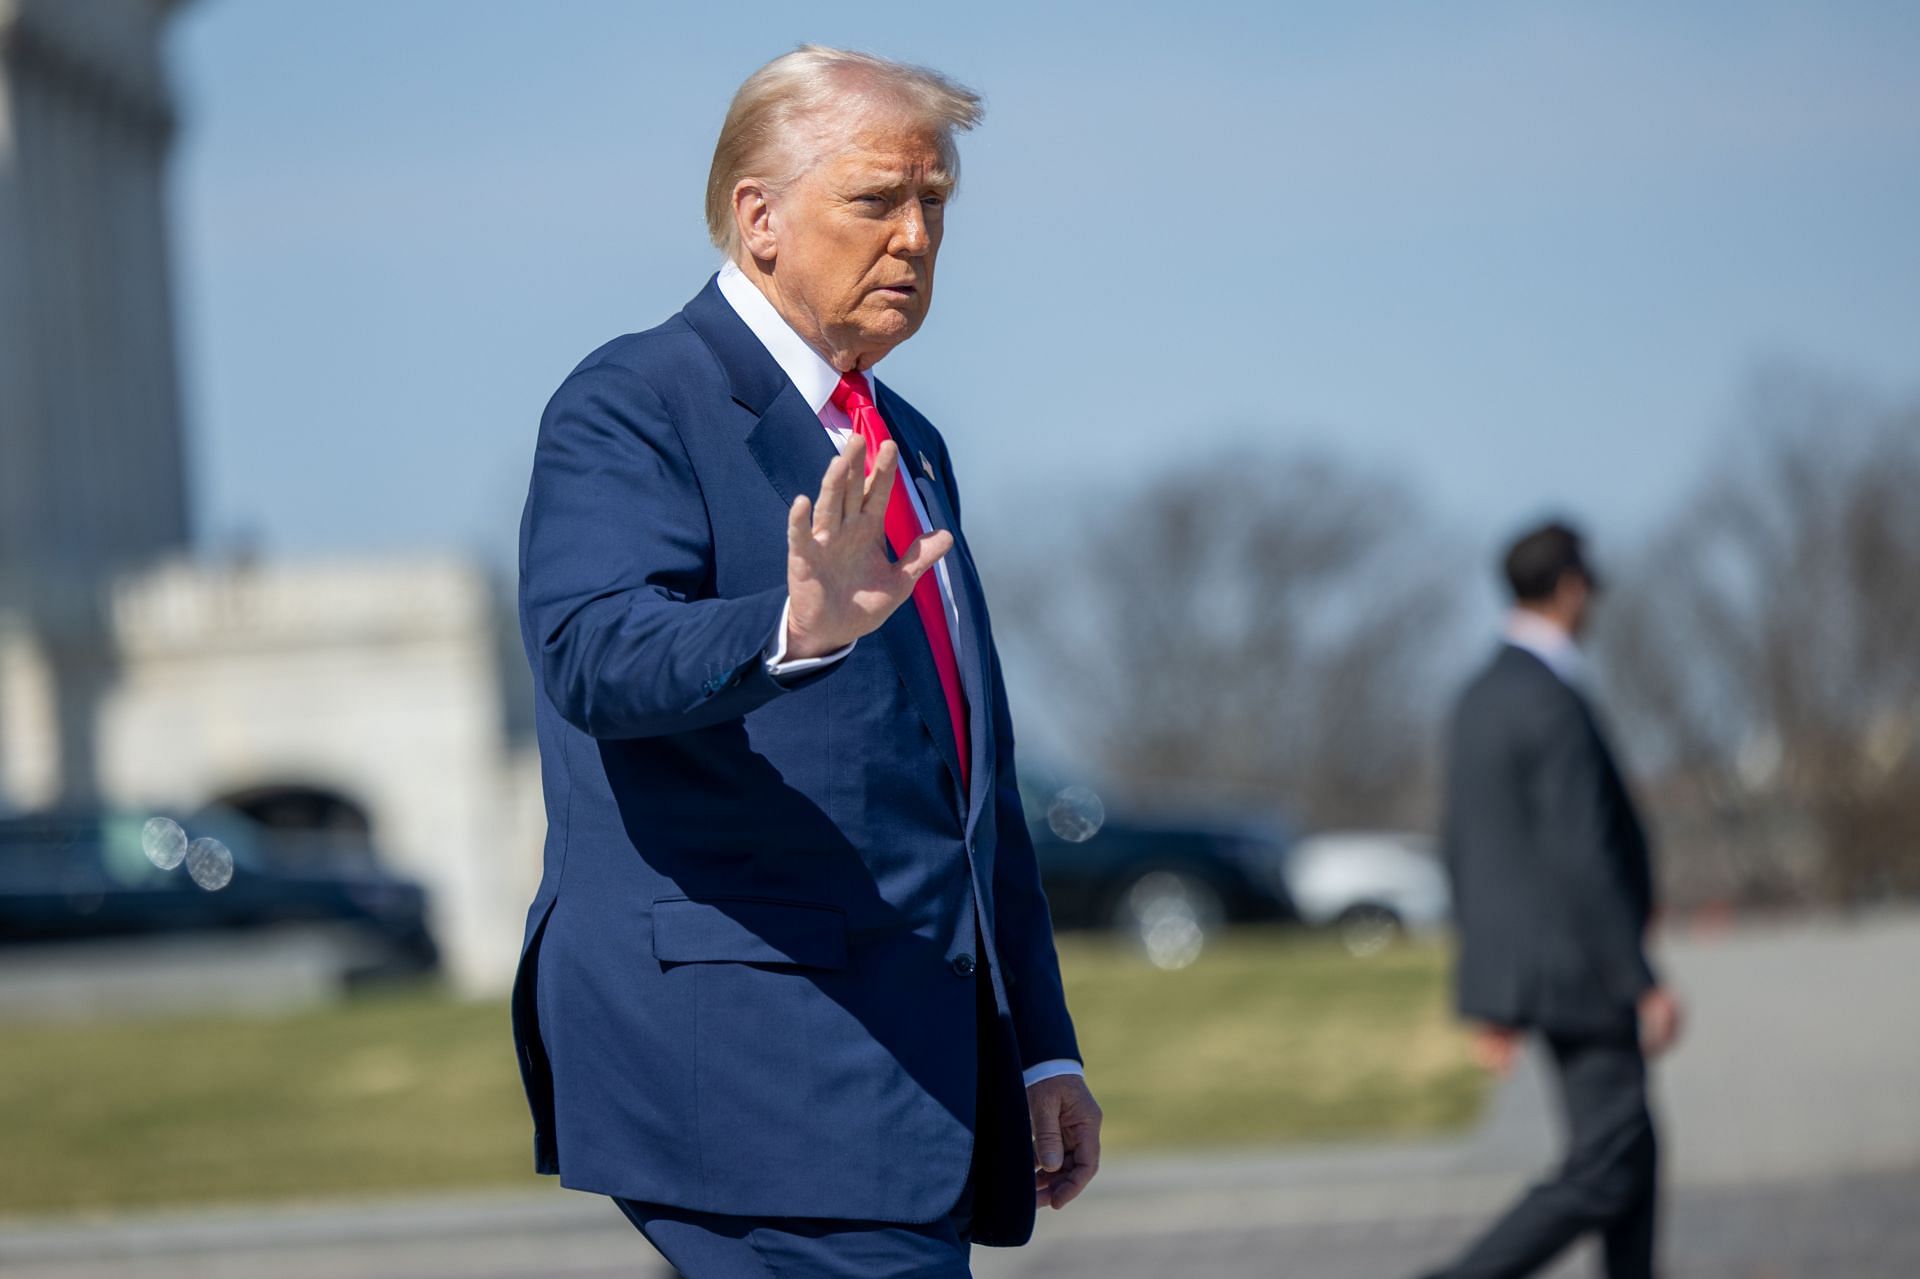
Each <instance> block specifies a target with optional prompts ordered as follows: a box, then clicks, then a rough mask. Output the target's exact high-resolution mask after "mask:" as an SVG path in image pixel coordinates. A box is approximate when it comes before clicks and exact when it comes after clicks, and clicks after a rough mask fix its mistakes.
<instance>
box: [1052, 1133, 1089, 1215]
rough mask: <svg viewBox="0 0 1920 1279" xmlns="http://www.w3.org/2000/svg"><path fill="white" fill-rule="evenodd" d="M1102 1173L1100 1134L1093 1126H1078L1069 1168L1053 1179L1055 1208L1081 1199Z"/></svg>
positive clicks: (1068, 1161)
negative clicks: (1081, 1193) (1100, 1172)
mask: <svg viewBox="0 0 1920 1279" xmlns="http://www.w3.org/2000/svg"><path fill="white" fill-rule="evenodd" d="M1099 1171H1100V1132H1099V1129H1098V1128H1097V1127H1095V1126H1093V1125H1076V1126H1075V1129H1074V1133H1073V1151H1072V1153H1071V1154H1070V1155H1069V1156H1068V1160H1067V1167H1066V1168H1065V1169H1064V1170H1063V1173H1062V1175H1061V1176H1059V1177H1055V1178H1053V1179H1052V1180H1053V1186H1052V1191H1053V1195H1052V1199H1053V1206H1054V1207H1055V1208H1064V1207H1066V1206H1067V1205H1068V1204H1070V1203H1072V1202H1073V1201H1074V1200H1075V1199H1078V1198H1079V1197H1080V1192H1081V1191H1083V1190H1085V1189H1086V1188H1087V1184H1088V1183H1089V1182H1091V1181H1092V1180H1093V1175H1094V1174H1095V1173H1097V1172H1099Z"/></svg>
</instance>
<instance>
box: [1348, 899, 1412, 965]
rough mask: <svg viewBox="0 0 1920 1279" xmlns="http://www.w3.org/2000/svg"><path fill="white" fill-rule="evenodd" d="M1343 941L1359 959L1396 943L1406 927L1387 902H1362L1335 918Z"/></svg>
mask: <svg viewBox="0 0 1920 1279" xmlns="http://www.w3.org/2000/svg"><path fill="white" fill-rule="evenodd" d="M1334 927H1335V928H1336V929H1338V930H1339V933H1340V944H1341V945H1342V946H1344V947H1346V950H1347V953H1348V954H1349V955H1352V956H1354V957H1355V958H1356V959H1366V958H1369V957H1370V956H1373V955H1377V954H1379V953H1380V952H1381V951H1383V950H1385V949H1386V948H1387V947H1388V946H1391V945H1392V944H1393V941H1394V939H1395V938H1396V937H1398V936H1399V935H1400V933H1401V931H1402V929H1403V925H1402V924H1401V922H1400V916H1399V915H1397V914H1396V913H1394V911H1393V910H1392V909H1391V908H1389V907H1386V906H1378V905H1375V904H1374V903H1372V902H1361V903H1360V904H1359V905H1357V906H1349V907H1347V908H1346V909H1345V910H1343V911H1341V912H1340V918H1338V919H1337V920H1335V921H1334Z"/></svg>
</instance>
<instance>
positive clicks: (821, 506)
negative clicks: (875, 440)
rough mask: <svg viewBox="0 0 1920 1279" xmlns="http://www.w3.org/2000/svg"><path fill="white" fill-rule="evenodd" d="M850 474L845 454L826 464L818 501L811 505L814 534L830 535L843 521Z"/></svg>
mask: <svg viewBox="0 0 1920 1279" xmlns="http://www.w3.org/2000/svg"><path fill="white" fill-rule="evenodd" d="M850 474H852V471H851V470H850V469H849V468H848V465H847V455H846V454H845V453H843V454H841V455H840V456H839V457H836V458H834V459H833V461H831V462H829V463H827V473H826V475H824V476H822V477H821V480H820V500H819V501H818V502H815V503H814V504H813V531H814V532H816V533H831V532H832V531H833V530H834V529H836V528H838V527H839V526H840V525H841V523H842V522H843V521H844V520H845V518H846V509H847V488H848V484H847V477H848V476H849V475H850Z"/></svg>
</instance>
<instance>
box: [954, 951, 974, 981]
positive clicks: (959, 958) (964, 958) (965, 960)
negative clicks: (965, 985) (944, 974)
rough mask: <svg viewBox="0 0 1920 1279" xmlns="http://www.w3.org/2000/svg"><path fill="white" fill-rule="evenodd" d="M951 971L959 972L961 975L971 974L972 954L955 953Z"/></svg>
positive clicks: (967, 975) (969, 975)
mask: <svg viewBox="0 0 1920 1279" xmlns="http://www.w3.org/2000/svg"><path fill="white" fill-rule="evenodd" d="M953 971H954V972H956V973H959V974H960V975H961V976H962V977H971V976H973V956H972V955H955V956H954V957H953Z"/></svg>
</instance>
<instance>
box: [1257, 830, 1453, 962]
mask: <svg viewBox="0 0 1920 1279" xmlns="http://www.w3.org/2000/svg"><path fill="white" fill-rule="evenodd" d="M1285 874H1286V880H1287V891H1288V893H1289V895H1290V896H1291V897H1292V898H1293V905H1294V909H1295V910H1297V911H1298V912H1299V914H1300V919H1301V922H1303V923H1305V924H1308V925H1311V926H1313V927H1316V928H1336V929H1338V930H1339V933H1340V941H1341V944H1342V945H1344V946H1345V947H1346V948H1347V950H1348V951H1350V952H1352V953H1353V954H1355V955H1373V954H1377V953H1378V952H1380V951H1381V950H1383V949H1384V948H1385V947H1386V946H1387V944H1388V943H1389V942H1391V941H1392V940H1393V939H1394V937H1396V936H1397V935H1399V934H1400V933H1403V932H1427V931H1431V930H1433V929H1436V928H1439V927H1440V926H1442V925H1444V924H1445V923H1446V922H1447V918H1448V915H1449V913H1450V911H1451V908H1452V903H1451V897H1450V895H1449V893H1448V891H1447V874H1446V869H1445V868H1444V867H1443V866H1441V864H1440V858H1439V856H1438V855H1437V852H1436V850H1435V848H1434V842H1433V840H1432V839H1431V838H1429V837H1428V836H1425V835H1419V834H1414V833H1412V832H1408V831H1325V832H1322V833H1320V834H1317V835H1309V836H1307V837H1306V838H1305V839H1302V840H1301V841H1300V842H1299V843H1298V844H1295V845H1294V847H1293V849H1292V850H1291V852H1289V854H1288V856H1287V863H1286V871H1285Z"/></svg>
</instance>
